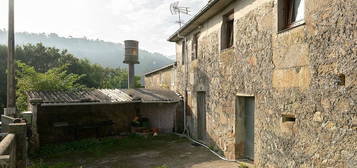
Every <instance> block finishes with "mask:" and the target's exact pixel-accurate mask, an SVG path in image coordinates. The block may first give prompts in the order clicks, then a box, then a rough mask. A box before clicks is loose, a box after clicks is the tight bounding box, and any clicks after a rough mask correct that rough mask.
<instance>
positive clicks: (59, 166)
mask: <svg viewBox="0 0 357 168" xmlns="http://www.w3.org/2000/svg"><path fill="white" fill-rule="evenodd" d="M72 166H73V164H71V163H64V162H60V163H55V164H53V165H49V164H46V163H42V162H40V163H35V164H33V165H31V166H30V167H29V168H68V167H72Z"/></svg>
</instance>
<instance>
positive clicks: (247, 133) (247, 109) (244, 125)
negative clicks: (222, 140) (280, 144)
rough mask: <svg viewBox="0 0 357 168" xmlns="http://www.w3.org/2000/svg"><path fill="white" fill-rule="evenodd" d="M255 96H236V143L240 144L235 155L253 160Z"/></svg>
mask: <svg viewBox="0 0 357 168" xmlns="http://www.w3.org/2000/svg"><path fill="white" fill-rule="evenodd" d="M254 113H255V98H254V97H246V96H238V97H237V99H236V129H237V131H236V143H237V144H242V146H240V147H239V149H238V152H239V153H238V154H237V156H240V158H245V159H249V160H254V116H255V115H254Z"/></svg>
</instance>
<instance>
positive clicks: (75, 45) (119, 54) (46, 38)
mask: <svg viewBox="0 0 357 168" xmlns="http://www.w3.org/2000/svg"><path fill="white" fill-rule="evenodd" d="M6 43H7V32H5V31H4V30H0V44H6ZM28 43H32V44H36V43H43V44H44V45H45V46H48V47H56V48H59V49H67V50H68V51H69V52H70V53H72V54H73V55H75V56H76V57H78V58H86V59H88V60H89V61H91V62H93V63H97V64H100V65H103V66H106V67H112V68H117V67H121V68H126V67H127V66H126V65H125V64H123V60H124V48H123V47H124V46H123V44H120V43H112V42H105V41H102V40H90V39H86V38H66V37H60V36H58V35H57V34H54V33H52V34H44V33H42V34H36V33H26V32H24V33H16V45H23V44H28ZM139 47H140V46H139ZM139 59H140V64H139V65H137V66H136V74H137V75H143V74H145V73H146V72H150V71H152V70H154V69H157V68H159V67H162V66H165V65H167V64H170V63H173V62H174V61H173V60H172V59H170V58H168V57H166V56H164V55H162V54H159V53H151V52H148V51H145V50H140V51H139Z"/></svg>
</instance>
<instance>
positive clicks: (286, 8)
mask: <svg viewBox="0 0 357 168" xmlns="http://www.w3.org/2000/svg"><path fill="white" fill-rule="evenodd" d="M304 13H305V0H279V2H278V30H279V31H281V30H284V29H288V28H292V27H295V26H298V25H301V24H302V23H303V22H304Z"/></svg>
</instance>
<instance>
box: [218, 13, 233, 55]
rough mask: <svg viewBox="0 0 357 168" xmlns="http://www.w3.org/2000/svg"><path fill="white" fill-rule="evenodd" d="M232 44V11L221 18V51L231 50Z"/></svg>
mask: <svg viewBox="0 0 357 168" xmlns="http://www.w3.org/2000/svg"><path fill="white" fill-rule="evenodd" d="M233 42H234V11H233V10H232V11H230V12H229V13H227V14H226V15H224V16H223V24H222V32H221V49H222V50H223V49H226V48H231V47H232V46H233Z"/></svg>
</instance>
